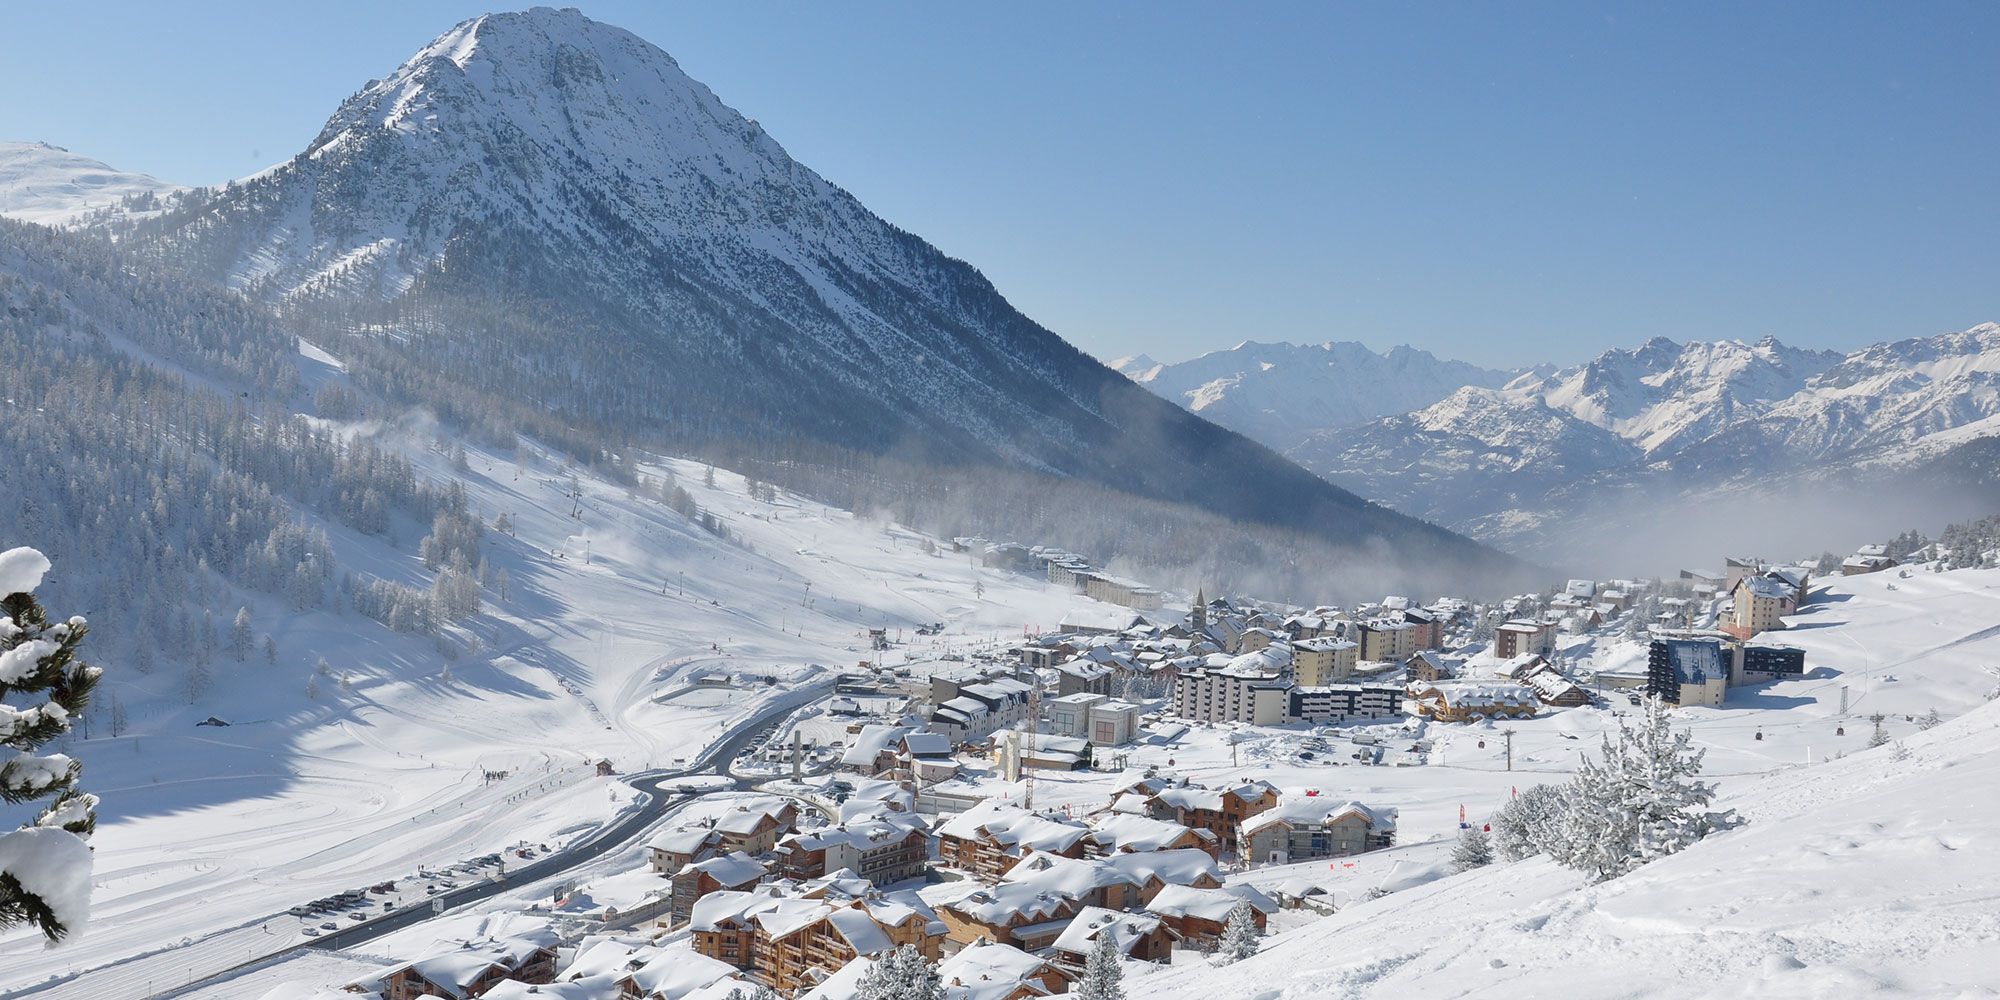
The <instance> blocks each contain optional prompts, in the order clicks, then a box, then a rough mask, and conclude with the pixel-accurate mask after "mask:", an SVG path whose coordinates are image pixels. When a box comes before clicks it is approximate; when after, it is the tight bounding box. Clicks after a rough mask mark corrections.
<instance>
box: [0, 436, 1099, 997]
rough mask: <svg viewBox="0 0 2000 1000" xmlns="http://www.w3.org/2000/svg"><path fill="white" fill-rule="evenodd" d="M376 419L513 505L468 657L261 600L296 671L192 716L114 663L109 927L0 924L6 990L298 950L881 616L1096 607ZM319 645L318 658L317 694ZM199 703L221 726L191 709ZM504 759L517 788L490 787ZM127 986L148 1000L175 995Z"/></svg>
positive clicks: (552, 826)
mask: <svg viewBox="0 0 2000 1000" xmlns="http://www.w3.org/2000/svg"><path fill="white" fill-rule="evenodd" d="M373 430H377V431H379V432H381V433H385V434H388V435H390V436H391V438H392V439H394V438H396V437H397V436H399V435H400V436H401V437H402V438H403V439H404V440H403V444H404V445H405V447H406V449H407V450H408V451H409V452H410V453H412V455H413V456H414V457H415V458H416V459H417V460H418V461H419V462H420V464H421V466H422V467H421V468H420V471H419V474H420V475H430V476H432V477H434V478H438V479H440V480H442V479H445V478H448V477H452V476H457V477H458V478H459V479H461V480H462V481H463V482H464V483H465V484H466V486H467V489H468V492H469V495H470V497H471V503H472V507H473V509H474V510H475V511H477V512H478V513H480V514H481V515H482V517H483V518H484V519H486V520H487V521H488V522H489V523H490V521H491V520H492V518H493V517H494V515H496V514H498V513H500V512H506V513H507V514H508V515H509V516H510V518H511V519H512V520H513V522H514V525H515V532H514V535H513V536H512V537H509V536H507V535H503V534H499V533H497V532H493V531H488V532H487V533H486V536H485V542H484V546H485V552H486V555H487V558H488V559H489V561H490V562H491V563H492V564H493V565H494V566H495V567H496V569H501V568H504V569H505V570H506V571H507V573H508V575H509V577H510V584H509V596H508V597H507V598H506V599H504V600H500V599H496V598H495V597H494V595H492V594H488V595H487V599H488V603H487V608H486V614H484V615H483V616H481V617H480V618H479V619H478V620H476V621H474V622H472V623H470V625H469V628H468V629H467V631H468V632H469V633H470V634H471V635H472V636H473V637H476V639H477V648H476V650H474V651H471V652H464V651H461V652H460V653H459V654H458V655H457V657H456V659H448V658H447V657H446V656H444V655H443V654H441V652H440V650H439V648H438V646H437V645H436V644H435V643H434V642H433V641H432V640H430V639H427V638H418V637H411V636H400V635H396V634H394V633H390V632H388V631H387V630H386V629H382V628H380V627H378V626H376V625H375V624H374V623H373V622H368V621H366V620H365V619H361V618H360V617H358V616H356V615H354V614H351V613H350V614H347V615H337V614H333V613H330V612H326V611H319V612H311V613H305V614H295V613H292V612H290V611H289V609H286V608H284V607H282V606H280V605H278V604H277V602H275V601H270V600H265V601H262V602H260V601H258V600H257V599H255V598H246V599H245V600H246V601H248V602H249V604H250V607H251V610H252V612H253V614H254V615H255V617H256V619H257V620H258V622H259V624H260V626H264V625H266V624H269V627H270V631H271V632H272V633H273V635H274V636H275V637H276V638H277V640H278V642H279V645H280V648H281V649H282V650H283V651H284V653H283V655H282V656H281V659H280V662H279V663H278V664H276V665H267V664H265V663H264V662H262V660H261V658H260V657H256V656H253V657H252V658H251V662H247V663H242V664H237V663H233V662H228V657H227V656H226V654H225V655H224V656H223V657H221V658H219V659H220V660H221V661H222V662H219V663H218V665H217V675H218V676H217V679H216V684H215V689H214V690H213V691H212V692H211V693H210V694H208V695H207V696H205V697H203V698H202V699H201V700H200V702H199V703H198V705H197V706H194V707H190V706H188V705H186V704H185V703H184V699H182V698H181V697H180V696H179V694H178V691H177V688H176V684H177V681H176V680H175V679H174V678H171V677H166V676H164V673H165V672H164V671H163V672H161V673H160V674H155V675H152V676H148V677H139V676H136V675H133V674H132V673H131V672H130V671H126V672H125V673H124V675H123V676H121V675H120V673H119V665H118V664H115V663H113V664H109V665H108V666H109V667H110V668H111V669H110V675H111V678H112V680H113V682H114V683H115V684H117V685H119V687H118V688H117V689H118V690H120V691H121V696H122V697H123V698H124V701H125V703H126V704H127V706H128V707H129V709H130V712H131V717H132V727H131V730H132V731H131V732H128V733H127V734H126V735H124V736H121V737H115V738H114V737H110V736H107V735H105V734H104V727H103V726H101V725H100V726H99V727H98V729H97V731H96V732H95V733H94V734H93V736H94V738H91V739H79V740H75V741H73V742H72V744H71V746H70V752H72V753H74V754H75V755H76V756H78V757H79V758H81V759H82V760H83V761H84V762H85V767H86V771H85V786H86V787H87V788H88V789H89V790H90V791H93V792H95V793H97V794H99V795H101V796H102V797H103V799H104V804H103V807H102V808H101V810H100V822H99V827H98V832H97V834H96V836H95V837H94V839H93V844H94V845H95V848H96V873H95V882H96V889H95V894H94V914H95V916H94V920H93V924H92V926H91V927H90V928H89V930H88V931H87V932H86V933H84V934H83V935H81V936H80V937H79V938H78V939H77V940H76V941H75V942H74V943H73V944H71V945H69V946H67V947H64V948H62V949H59V950H55V951H48V950H44V949H43V948H42V946H41V943H40V940H39V939H38V938H36V937H34V936H33V935H30V934H25V933H22V932H21V931H20V930H19V929H15V930H13V931H10V932H9V933H8V934H7V935H6V936H5V937H0V984H5V986H6V987H17V986H24V985H27V984H32V983H35V982H40V981H43V980H45V979H48V978H49V977H52V976H54V977H67V976H69V975H71V974H73V973H77V972H82V971H85V970H90V969H95V968H98V967H99V966H103V965H105V964H107V963H111V962H114V961H117V960H119V959H123V958H127V957H129V956H133V955H138V954H143V953H148V952H153V951H157V950H159V949H162V948H164V947H178V946H181V945H182V943H183V942H184V941H186V942H189V945H188V946H189V947H199V948H202V949H205V951H204V952H203V954H202V955H200V956H198V960H196V959H191V962H193V965H194V967H196V968H200V969H201V971H202V972H203V973H204V974H205V973H206V971H208V969H209V968H212V967H214V961H215V960H216V959H217V958H218V957H226V956H229V955H233V956H234V959H233V960H234V961H242V960H243V958H244V957H247V956H248V955H251V954H264V953H266V952H268V951H270V950H272V949H273V948H274V947H279V946H282V945H283V944H285V943H287V942H288V941H299V942H303V941H304V940H305V938H304V937H303V936H301V935H300V932H299V927H300V926H301V924H300V921H298V920H296V919H293V918H285V919H282V920H278V921H269V922H267V921H266V920H265V918H266V917H268V916H269V915H271V914H273V913H276V912H279V911H282V910H284V909H286V908H287V907H290V906H292V905H295V904H297V903H301V902H305V901H307V900H310V899H312V898H316V897H318V896H320V895H324V894H326V893H328V892H332V891H338V890H343V889H348V888H354V887H357V886H365V885H368V884H370V883H372V882H375V881H379V880H383V879H391V878H396V877H399V876H403V875H407V874H409V873H410V872H412V871H414V870H415V869H416V868H418V867H419V866H420V865H448V864H453V863H456V862H458V861H461V860H464V859H466V858H468V857H472V856H475V855H478V854H481V853H485V852H488V851H497V850H501V849H503V848H505V847H507V846H509V845H512V844H515V843H518V842H521V841H527V842H530V843H551V844H557V843H563V842H566V841H569V840H572V839H574V838H577V837H580V836H582V835H583V834H585V833H587V832H588V831H589V830H591V829H593V828H595V827H596V826H597V825H599V824H601V823H603V822H605V821H606V820H607V819H609V818H610V817H612V816H613V815H615V814H616V813H617V812H618V811H619V810H620V809H621V808H623V807H625V806H627V805H629V804H630V790H629V789H628V788H626V787H625V786H624V785H623V784H622V783H620V782H618V781H617V779H615V778H600V777H597V776H596V773H595V767H594V764H595V762H596V761H598V760H610V761H611V762H612V763H613V765H614V766H615V767H616V768H617V769H618V770H619V771H620V772H621V773H629V772H634V771H640V770H645V769H648V768H660V767H672V766H674V765H675V764H676V763H678V762H684V761H689V760H692V759H693V758H694V757H695V756H696V755H697V754H698V753H699V752H700V751H701V750H702V749H703V748H704V747H705V746H707V745H708V744H709V743H710V742H712V741H714V740H715V739H717V738H718V737H719V736H721V735H722V733H723V731H725V730H727V729H728V728H729V727H730V726H732V725H733V724H734V723H736V722H738V721H741V720H744V719H747V718H749V717H750V716H752V715H753V714H754V713H755V712H756V711H757V709H758V708H759V707H760V706H762V705H764V704H766V703H767V702H768V701H769V700H770V699H773V698H783V697H785V696H786V695H787V693H788V692H790V691H791V690H792V689H793V688H794V687H795V686H796V685H798V684H800V683H803V682H807V681H810V680H813V679H815V678H819V679H825V678H827V677H828V676H829V671H831V670H834V669H838V668H843V667H845V668H851V667H853V665H854V664H855V663H856V662H858V661H860V660H863V659H867V658H869V656H870V655H871V653H870V652H869V651H868V650H867V643H866V629H868V628H870V627H886V628H889V629H890V630H891V632H892V635H893V634H895V632H896V630H898V629H900V630H902V634H903V635H904V636H905V637H906V638H911V639H914V635H913V632H912V628H913V626H915V625H917V624H920V623H921V624H928V623H931V622H937V621H942V622H945V623H947V629H946V631H945V634H944V635H942V636H939V637H936V638H926V639H923V640H920V641H921V642H922V643H923V645H916V644H914V642H913V643H912V644H911V645H907V646H899V647H897V648H896V649H894V650H891V651H890V652H888V653H885V654H882V655H883V659H884V662H885V663H886V664H888V665H898V664H900V663H902V662H903V661H905V660H909V661H913V662H912V668H913V669H914V670H917V671H918V672H923V671H926V670H929V669H932V668H933V667H934V666H936V665H937V664H936V661H935V660H934V657H935V656H937V655H939V654H942V653H945V652H948V651H952V650H964V649H970V648H972V647H973V646H975V645H979V644H985V643H990V642H992V641H994V640H995V639H996V638H1006V637H1017V636H1019V635H1020V632H1021V629H1022V627H1023V625H1024V624H1027V623H1040V624H1046V625H1052V624H1053V623H1054V622H1056V621H1057V620H1059V619H1060V618H1061V616H1062V615H1063V614H1064V612H1065V611H1067V610H1068V609H1070V608H1071V607H1073V606H1078V607H1081V606H1087V605H1092V602H1089V601H1086V600H1085V599H1084V598H1081V597H1077V596H1074V595H1071V594H1069V593H1067V592H1063V591H1057V590H1055V589H1052V588H1049V587H1047V586H1046V585H1045V584H1044V583H1043V582H1042V581H1040V580H1037V579H1034V578H1029V577H1024V576H1019V575H1014V574H1004V573H996V572H990V571H985V570H981V569H978V568H975V567H974V566H973V565H971V563H970V561H969V560H968V559H967V557H965V556H962V555H960V556H949V555H945V554H943V552H944V550H943V549H942V548H940V549H938V550H937V551H938V553H939V554H931V555H927V554H925V552H924V551H923V548H922V545H923V540H922V538H921V537H920V536H918V535H916V534H914V533H911V532H908V531H904V530H902V529H900V528H897V527H894V526H892V525H887V524H883V523H880V522H875V521H870V520H867V519H864V518H858V517H856V516H854V515H852V514H850V513H847V512H842V511H831V510H826V509H823V508H821V507H819V506H817V505H813V504H808V503H805V502H802V501H801V500H799V499H798V498H796V497H791V496H787V495H783V494H780V495H779V497H778V500H777V502H776V503H774V504H773V503H762V502H757V501H752V500H750V499H749V497H748V491H747V489H746V483H745V482H744V480H743V479H742V477H740V476H737V475H735V474H733V473H729V472H727V471H722V472H718V473H717V474H716V477H715V482H716V485H715V486H714V487H709V486H707V485H705V484H704V479H705V468H704V467H703V466H700V465H698V464H696V463H693V462H684V461H666V462H665V464H663V465H648V466H645V467H644V468H643V469H642V471H643V472H644V473H646V474H647V475H652V476H658V475H662V474H665V473H667V472H669V471H671V473H672V474H673V475H674V476H675V477H676V479H677V481H678V482H679V483H680V484H681V485H682V486H683V487H685V488H686V489H687V490H689V491H690V492H691V493H692V494H693V495H694V496H695V498H696V499H697V501H698V502H699V503H701V504H702V505H703V507H704V508H705V509H708V510H710V511H712V512H713V513H715V514H716V515H717V516H718V517H719V518H720V519H721V520H722V521H723V522H724V523H725V524H726V525H727V527H728V530H729V532H730V534H731V535H732V536H733V540H732V541H724V540H722V539H718V538H716V537H715V536H713V535H710V534H708V533H706V532H704V531H702V530H701V529H699V528H698V527H696V526H694V525H692V524H691V523H689V522H688V521H687V520H686V519H684V518H682V517H681V516H680V515H678V514H676V513H674V512H673V511H671V510H669V509H668V508H666V507H665V506H664V505H663V504H661V503H658V502H656V501H653V500H648V499H641V498H637V497H633V496H631V495H629V494H628V493H627V492H626V490H625V489H623V488H622V487H619V486H616V485H614V484H611V483H609V482H606V481H604V480H601V479H597V478H593V477H592V476H590V475H588V474H586V473H582V472H577V471H574V470H567V469H565V468H564V467H563V466H562V465H561V464H560V462H559V461H557V460H553V459H551V458H549V457H548V456H547V455H546V454H544V453H543V452H541V451H539V450H538V449H536V448H534V447H533V446H532V445H530V444H526V443H524V444H523V445H521V446H520V448H519V450H518V454H515V455H507V456H503V455H500V454H496V453H491V452H483V451H479V450H477V449H474V450H472V451H470V453H469V455H468V465H469V471H466V472H463V473H459V472H454V471H453V470H452V469H451V467H450V462H449V460H448V458H447V456H446V455H444V454H440V453H438V452H436V451H435V450H433V447H432V445H431V441H432V440H433V438H432V437H431V435H430V434H429V433H427V432H426V431H425V430H424V429H421V428H412V429H411V430H409V431H408V432H403V431H398V430H395V429H381V428H373ZM572 477H574V479H573V480H572ZM572 481H574V483H575V485H576V490H577V492H579V493H580V494H581V496H580V498H577V497H572V496H571V495H570V494H571V489H572V487H571V484H572ZM325 527H326V528H327V530H328V532H329V534H330V535H331V536H332V538H333V544H334V547H335V549H336V552H337V554H338V557H339V558H340V560H341V562H342V563H343V565H345V566H347V567H351V568H356V569H360V570H364V571H366V572H369V573H372V574H375V575H378V576H381V577H384V578H387V579H392V580H400V581H403V582H407V583H410V584H412V585H418V586H421V585H423V584H424V583H425V581H426V579H427V577H428V574H427V573H424V572H422V565H421V563H420V562H418V561H417V559H416V556H415V553H414V551H413V550H414V549H415V545H414V536H413V535H408V534H406V535H405V537H404V538H403V539H402V541H403V544H402V545H401V546H399V547H391V546H389V545H385V544H384V543H383V541H382V540H381V539H379V538H374V537H369V536H362V535H358V534H356V533H354V532H351V531H348V530H346V529H344V528H341V527H339V526H338V525H334V524H331V523H329V524H326V525H325ZM663 589H664V590H665V591H666V592H665V593H663V592H662V591H663ZM982 595H983V596H982ZM462 644H463V642H462V640H461V645H462ZM320 657H324V658H325V659H326V660H327V661H328V663H329V666H330V668H331V669H330V674H329V676H322V677H318V678H317V681H316V682H317V684H318V686H319V688H320V690H319V693H318V697H317V698H309V697H308V696H307V694H306V685H307V681H308V678H309V677H313V665H314V664H315V663H316V662H317V660H318V659H319V658H320ZM447 667H448V669H449V676H448V677H447V674H446V670H447ZM703 675H722V676H726V677H729V678H732V683H731V689H729V690H723V691H718V690H714V689H696V688H695V687H693V681H694V680H695V679H696V678H698V677H700V676H703ZM343 680H344V684H343ZM210 715H214V716H217V717H219V718H221V719H224V720H226V721H228V722H230V723H231V724H230V725H228V726H226V727H199V726H196V725H195V724H196V723H197V722H200V721H202V720H203V719H204V718H206V717H208V716H210ZM488 771H496V772H497V771H505V772H507V777H506V778H504V779H502V780H498V781H493V782H488V781H486V780H485V778H484V776H485V773H486V772H488ZM163 928H165V929H170V930H168V931H164V932H163ZM203 963H207V964H206V966H204V965H203ZM152 964H153V965H157V964H159V963H152ZM108 975H110V973H109V972H101V973H96V974H91V975H85V976H84V979H83V981H85V982H91V981H93V980H102V977H105V976H108ZM125 985H127V986H129V987H130V988H131V989H133V990H134V991H135V993H136V995H145V994H148V993H151V992H152V991H153V990H154V989H157V988H160V987H161V985H162V984H157V983H152V984H149V983H147V982H136V983H131V984H125ZM149 985H150V986H151V987H152V988H148V986H149Z"/></svg>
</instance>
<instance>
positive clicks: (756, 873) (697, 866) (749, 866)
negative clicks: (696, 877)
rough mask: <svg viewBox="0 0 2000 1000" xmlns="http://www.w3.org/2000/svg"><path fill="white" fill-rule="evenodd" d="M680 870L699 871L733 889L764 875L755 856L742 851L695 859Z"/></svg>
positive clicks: (748, 883) (760, 863) (754, 882)
mask: <svg viewBox="0 0 2000 1000" xmlns="http://www.w3.org/2000/svg"><path fill="white" fill-rule="evenodd" d="M682 871H684V872H686V871H696V872H701V873H702V874H705V875H707V876H708V877H709V878H712V879H714V880H715V881H716V882H717V883H718V884H720V885H722V886H723V887H725V888H730V889H735V888H741V887H742V886H746V885H754V884H756V882H757V880H758V879H761V878H763V877H764V871H765V869H764V865H763V863H762V862H760V861H758V860H757V859H756V858H753V857H751V856H750V855H748V854H745V853H743V852H742V851H732V852H730V853H728V854H724V855H720V856H717V857H713V858H709V859H708V860H706V861H696V862H694V863H692V864H690V865H688V866H687V867H686V868H684V869H682Z"/></svg>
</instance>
